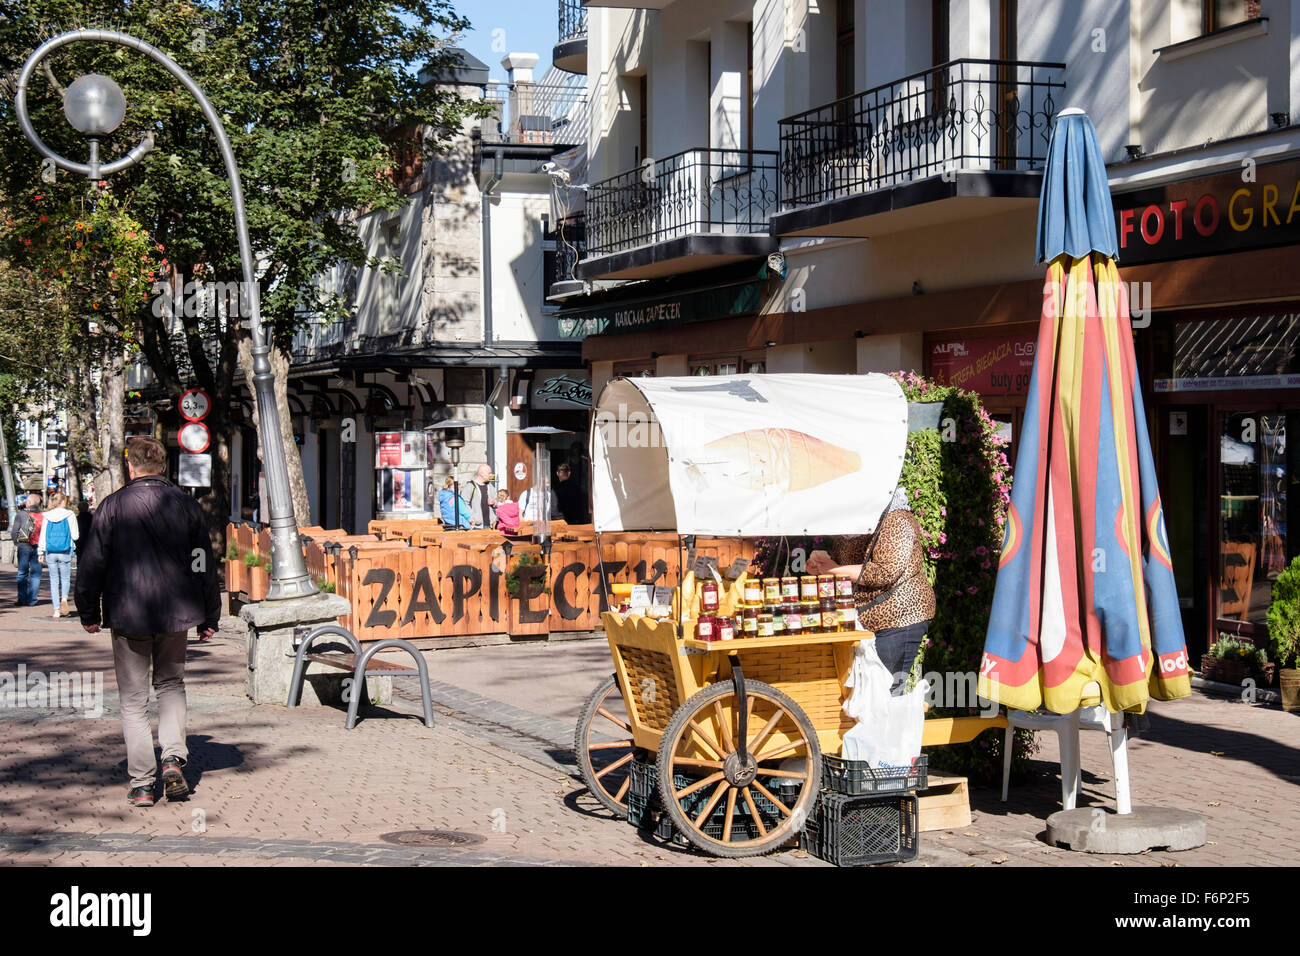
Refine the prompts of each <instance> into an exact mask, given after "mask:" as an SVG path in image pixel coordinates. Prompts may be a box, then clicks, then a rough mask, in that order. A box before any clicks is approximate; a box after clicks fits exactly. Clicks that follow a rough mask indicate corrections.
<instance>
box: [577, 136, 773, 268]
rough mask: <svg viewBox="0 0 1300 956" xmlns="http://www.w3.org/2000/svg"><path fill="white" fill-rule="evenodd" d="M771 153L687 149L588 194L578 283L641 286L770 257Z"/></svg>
mask: <svg viewBox="0 0 1300 956" xmlns="http://www.w3.org/2000/svg"><path fill="white" fill-rule="evenodd" d="M776 210H777V154H776V152H775V151H772V150H746V149H689V150H686V151H685V152H682V153H678V154H677V155H675V156H669V157H668V158H667V159H662V160H659V161H658V162H653V163H651V162H649V161H647V163H646V164H644V165H642V166H638V167H637V168H636V169H633V170H631V171H629V172H626V173H621V174H619V175H618V176H614V177H611V178H610V179H606V180H603V181H602V182H598V183H594V184H592V186H591V187H590V188H589V189H588V191H587V207H586V227H587V233H586V240H587V248H586V255H585V257H584V258H583V260H582V261H581V263H579V265H578V275H579V276H580V277H581V278H583V279H644V278H651V277H654V276H664V275H674V274H677V273H682V272H694V271H697V270H699V269H710V268H713V267H715V266H720V265H725V264H727V263H729V262H736V261H738V260H741V259H747V258H752V257H754V256H764V255H767V254H768V253H770V252H773V251H775V250H776V247H777V243H776V240H775V239H773V238H771V237H770V236H769V235H768V229H767V224H768V218H769V217H770V216H771V215H772V214H773V213H775V212H776Z"/></svg>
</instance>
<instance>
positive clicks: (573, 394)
mask: <svg viewBox="0 0 1300 956" xmlns="http://www.w3.org/2000/svg"><path fill="white" fill-rule="evenodd" d="M530 404H531V405H532V407H533V409H535V410H538V411H564V410H568V409H575V408H576V409H584V410H586V409H590V408H591V379H590V378H588V377H587V374H586V373H585V372H577V371H564V372H539V373H538V378H537V380H536V381H534V382H533V390H532V395H531V398H530Z"/></svg>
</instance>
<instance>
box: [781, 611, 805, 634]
mask: <svg viewBox="0 0 1300 956" xmlns="http://www.w3.org/2000/svg"><path fill="white" fill-rule="evenodd" d="M784 613H785V632H786V633H787V634H789V635H791V636H792V637H794V636H797V635H799V634H802V633H803V612H802V611H800V610H799V605H798V604H797V603H789V604H786V605H785V609H784Z"/></svg>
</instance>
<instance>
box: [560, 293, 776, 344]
mask: <svg viewBox="0 0 1300 956" xmlns="http://www.w3.org/2000/svg"><path fill="white" fill-rule="evenodd" d="M762 287H763V284H762V282H760V281H758V280H753V281H750V282H742V283H738V284H735V285H724V286H721V287H719V288H716V289H699V290H695V291H692V292H679V293H676V294H674V295H667V296H659V297H656V298H652V299H640V300H637V301H633V302H612V303H609V304H607V305H601V306H596V307H595V308H590V309H575V310H573V311H572V312H569V313H568V314H561V315H560V316H559V317H558V318H559V324H560V338H562V339H581V338H586V337H587V336H588V335H601V334H603V333H606V332H638V331H642V330H644V329H660V328H668V327H670V326H674V325H686V324H688V323H690V322H703V321H706V320H708V319H723V318H728V317H730V316H734V315H747V314H749V313H752V312H757V311H758V307H759V305H760V304H761V301H762Z"/></svg>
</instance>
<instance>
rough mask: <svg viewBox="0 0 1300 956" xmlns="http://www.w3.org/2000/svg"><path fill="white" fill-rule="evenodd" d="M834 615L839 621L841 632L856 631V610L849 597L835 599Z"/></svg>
mask: <svg viewBox="0 0 1300 956" xmlns="http://www.w3.org/2000/svg"><path fill="white" fill-rule="evenodd" d="M835 613H836V615H837V616H838V617H839V619H840V630H841V631H856V630H857V629H858V609H857V606H856V605H855V604H854V601H853V598H851V597H837V598H836V599H835Z"/></svg>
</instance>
